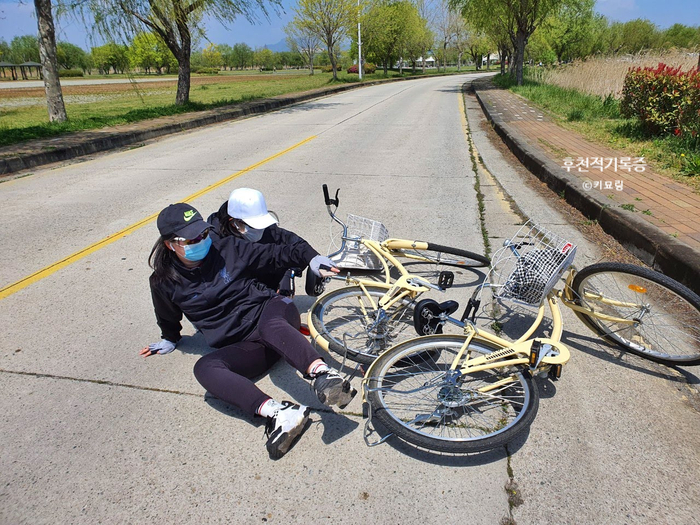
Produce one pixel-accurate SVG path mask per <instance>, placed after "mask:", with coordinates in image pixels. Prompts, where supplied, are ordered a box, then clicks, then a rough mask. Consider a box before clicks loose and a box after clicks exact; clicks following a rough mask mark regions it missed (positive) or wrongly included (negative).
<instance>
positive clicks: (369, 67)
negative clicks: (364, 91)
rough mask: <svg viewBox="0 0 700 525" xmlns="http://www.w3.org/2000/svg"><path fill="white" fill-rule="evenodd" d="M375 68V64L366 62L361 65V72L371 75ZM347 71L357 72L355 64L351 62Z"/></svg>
mask: <svg viewBox="0 0 700 525" xmlns="http://www.w3.org/2000/svg"><path fill="white" fill-rule="evenodd" d="M376 70H377V66H375V65H374V64H372V63H369V62H368V63H366V64H365V65H364V66H362V72H363V73H364V74H365V75H371V74H372V73H374V72H375V71H376ZM348 73H354V74H355V75H358V74H359V71H358V70H357V64H353V65H352V66H350V67H349V68H348Z"/></svg>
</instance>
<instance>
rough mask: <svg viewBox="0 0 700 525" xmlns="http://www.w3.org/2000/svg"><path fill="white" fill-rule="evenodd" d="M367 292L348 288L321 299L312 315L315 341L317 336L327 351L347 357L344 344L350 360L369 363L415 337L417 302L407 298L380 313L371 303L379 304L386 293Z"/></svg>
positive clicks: (370, 288) (375, 289)
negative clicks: (414, 307) (414, 325)
mask: <svg viewBox="0 0 700 525" xmlns="http://www.w3.org/2000/svg"><path fill="white" fill-rule="evenodd" d="M365 289H366V290H367V292H366V293H365V292H364V291H363V290H362V288H360V287H359V286H348V287H345V288H340V289H338V290H334V291H332V292H329V293H327V294H326V295H324V296H323V297H321V298H319V300H318V301H316V303H315V304H314V305H313V306H312V307H311V311H310V312H309V324H310V326H309V328H310V329H311V330H312V337H314V339H316V337H317V336H318V337H320V338H321V339H322V340H323V341H325V342H326V343H327V347H326V350H329V351H333V352H335V353H336V354H339V355H341V356H342V355H345V345H344V341H345V343H346V344H347V346H348V349H347V350H348V351H347V357H348V358H349V359H352V360H353V361H356V362H358V363H364V364H369V363H371V362H372V361H374V360H375V359H376V357H377V356H378V355H379V354H381V353H382V352H384V351H385V350H386V349H388V348H390V347H392V346H393V345H395V344H396V343H398V342H400V341H404V340H406V339H409V338H411V337H415V329H414V328H413V306H414V304H413V303H414V302H413V301H412V300H409V299H404V300H403V301H399V302H397V303H396V304H394V305H393V306H392V307H391V308H389V309H388V310H382V311H381V312H380V311H378V310H377V309H375V308H374V307H373V306H372V302H374V304H375V305H376V304H378V303H379V299H381V298H382V297H383V296H384V294H385V293H386V290H385V289H383V288H379V287H375V286H366V287H365ZM368 295H369V296H368ZM370 299H371V300H370ZM314 332H315V333H314ZM322 346H324V345H323V344H322Z"/></svg>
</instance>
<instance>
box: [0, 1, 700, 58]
mask: <svg viewBox="0 0 700 525" xmlns="http://www.w3.org/2000/svg"><path fill="white" fill-rule="evenodd" d="M295 5H296V0H283V6H284V11H285V12H284V13H281V16H277V15H275V14H272V15H271V17H270V20H269V21H267V20H265V19H262V20H261V21H260V22H259V23H258V24H256V25H251V24H250V23H248V22H247V21H246V20H245V19H240V20H237V21H236V22H234V23H233V24H231V25H230V26H229V27H228V28H225V27H223V26H222V25H221V24H220V23H218V22H216V21H209V22H208V23H207V24H206V28H207V36H208V38H209V40H210V41H211V42H214V43H216V44H230V45H232V44H235V43H237V42H245V43H247V44H248V45H250V46H251V47H262V46H264V45H274V44H276V43H278V42H279V41H280V40H283V39H284V31H283V28H284V26H285V25H286V24H287V23H289V21H290V20H291V19H292V18H293V12H292V8H293V6H295ZM596 11H598V12H599V13H601V14H603V15H605V16H607V17H608V18H609V19H610V20H617V21H620V22H626V21H628V20H634V19H635V18H647V19H649V20H651V21H652V22H654V23H655V24H656V25H658V26H659V27H660V28H667V27H669V26H671V25H673V24H674V23H677V22H678V23H682V24H685V25H690V26H699V25H700V3H699V2H698V0H666V1H664V2H663V3H661V2H659V0H597V2H596ZM36 31H37V29H36V19H35V17H34V3H33V2H30V1H29V0H25V1H24V2H23V3H20V2H18V1H17V0H0V39H4V40H5V41H6V42H8V43H9V42H10V40H12V38H13V37H15V36H19V35H26V34H33V33H36ZM57 32H58V39H59V40H64V41H67V42H71V43H73V44H76V45H79V46H80V47H82V48H84V49H89V48H90V47H91V45H92V44H91V42H90V40H89V38H88V36H87V34H86V31H85V28H84V27H82V26H81V24H80V23H78V22H74V21H70V20H59V21H58V23H57Z"/></svg>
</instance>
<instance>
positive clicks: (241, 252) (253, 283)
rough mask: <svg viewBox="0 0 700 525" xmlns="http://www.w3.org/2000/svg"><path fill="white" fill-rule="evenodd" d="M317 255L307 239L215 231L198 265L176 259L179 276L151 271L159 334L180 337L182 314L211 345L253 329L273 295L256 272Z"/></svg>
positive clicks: (303, 263) (240, 337)
mask: <svg viewBox="0 0 700 525" xmlns="http://www.w3.org/2000/svg"><path fill="white" fill-rule="evenodd" d="M316 255H318V253H317V252H316V251H315V250H314V249H313V248H311V247H310V246H309V245H308V244H304V245H301V244H298V245H270V244H259V243H252V242H248V241H245V240H240V239H237V238H236V237H226V238H223V239H217V238H216V237H214V239H213V243H212V246H211V249H210V250H209V253H208V254H207V256H206V257H205V258H204V260H203V262H202V265H201V266H199V267H197V268H194V269H188V268H186V267H185V266H184V265H182V264H180V263H179V261H177V260H176V262H175V268H176V269H177V272H178V275H179V277H180V279H179V280H178V281H177V282H176V281H173V280H170V279H166V280H159V279H157V278H156V275H155V273H154V274H152V275H151V278H150V284H151V296H152V298H153V306H154V309H155V313H156V320H157V322H158V326H160V329H161V337H162V338H163V339H167V340H169V341H172V342H177V341H179V340H180V337H181V336H180V330H181V329H182V325H181V324H180V321H181V320H182V315H183V314H184V315H185V316H186V317H187V319H189V320H190V322H191V323H192V324H193V325H194V326H195V327H196V328H197V329H199V330H201V332H202V334H204V339H205V340H206V342H207V344H208V345H209V346H211V347H213V348H221V347H223V346H226V345H229V344H232V343H235V342H237V341H241V340H243V339H245V338H246V337H247V336H248V335H249V334H250V333H251V332H252V331H253V330H254V329H255V326H256V325H257V322H258V319H259V317H260V314H261V312H262V309H263V307H264V306H265V304H266V303H267V301H268V300H269V299H270V298H271V297H274V296H275V292H274V291H273V290H271V289H270V288H268V287H266V286H265V285H263V284H261V283H260V282H259V281H257V280H256V279H255V278H254V275H256V274H259V273H261V272H263V271H272V270H275V271H277V270H280V269H284V268H291V267H297V266H301V267H306V266H307V265H308V264H309V261H310V260H311V259H313V258H314V257H315V256H316Z"/></svg>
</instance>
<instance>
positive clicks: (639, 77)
mask: <svg viewBox="0 0 700 525" xmlns="http://www.w3.org/2000/svg"><path fill="white" fill-rule="evenodd" d="M620 110H621V112H622V115H623V116H624V117H627V118H629V117H637V118H638V119H639V120H640V121H641V123H642V125H643V127H644V128H645V129H646V130H647V131H649V132H651V133H653V134H662V133H673V134H675V135H678V136H681V135H686V134H689V135H690V136H691V137H693V138H697V137H698V133H699V132H700V71H698V70H690V71H685V72H683V71H681V68H680V67H677V68H673V67H670V66H667V65H666V64H663V63H660V64H659V65H658V66H657V67H656V68H652V67H645V68H641V67H637V68H632V69H630V70H629V71H628V73H627V76H626V77H625V83H624V86H623V88H622V100H621V101H620Z"/></svg>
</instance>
